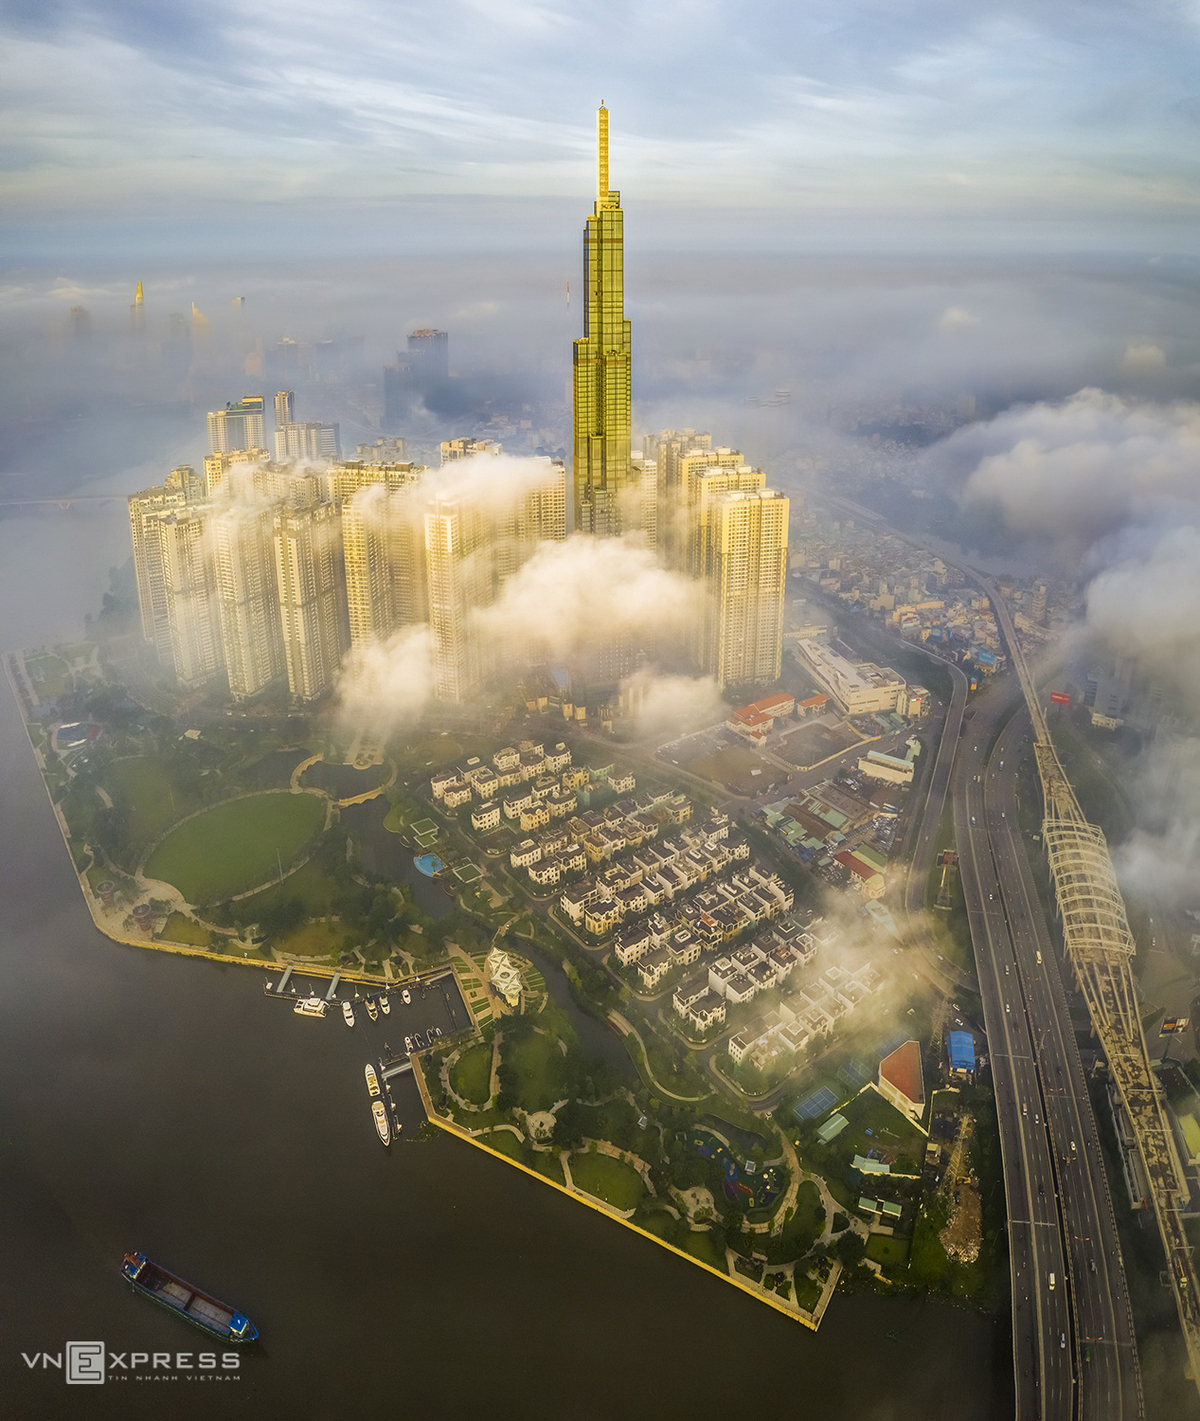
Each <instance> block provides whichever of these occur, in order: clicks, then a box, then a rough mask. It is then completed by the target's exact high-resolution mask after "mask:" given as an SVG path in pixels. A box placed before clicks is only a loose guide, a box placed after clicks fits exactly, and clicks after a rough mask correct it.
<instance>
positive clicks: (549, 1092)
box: [472, 1003, 624, 1207]
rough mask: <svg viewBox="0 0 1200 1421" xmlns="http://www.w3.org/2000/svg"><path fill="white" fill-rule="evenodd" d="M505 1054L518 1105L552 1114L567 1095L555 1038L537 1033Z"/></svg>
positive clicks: (507, 1047) (506, 1048) (509, 1047)
mask: <svg viewBox="0 0 1200 1421" xmlns="http://www.w3.org/2000/svg"><path fill="white" fill-rule="evenodd" d="M473 1009H474V1003H472V1010H473ZM502 1050H503V1054H504V1057H505V1059H506V1060H507V1061H508V1062H509V1064H510V1065H511V1066H512V1069H513V1074H514V1076H515V1077H516V1096H517V1104H518V1105H519V1106H520V1107H521V1109H522V1110H549V1108H550V1107H551V1106H552V1105H553V1104H554V1102H555V1101H556V1100H562V1098H563V1096H564V1095H565V1094H566V1072H565V1068H564V1065H565V1063H564V1060H563V1054H562V1052H561V1051H560V1050H559V1049H558V1042H557V1041H556V1040H555V1039H554V1038H553V1037H551V1036H545V1035H543V1034H542V1033H541V1032H535V1033H534V1034H533V1035H532V1036H530V1037H528V1038H527V1039H526V1040H524V1041H517V1042H513V1043H511V1044H510V1043H509V1042H507V1041H506V1042H505V1043H504V1046H503V1048H502ZM623 1207H624V1206H623Z"/></svg>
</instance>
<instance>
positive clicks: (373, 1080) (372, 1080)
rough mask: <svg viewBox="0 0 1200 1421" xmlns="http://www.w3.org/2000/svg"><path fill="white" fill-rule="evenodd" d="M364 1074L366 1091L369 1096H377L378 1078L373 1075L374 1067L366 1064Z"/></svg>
mask: <svg viewBox="0 0 1200 1421" xmlns="http://www.w3.org/2000/svg"><path fill="white" fill-rule="evenodd" d="M364 1074H365V1075H366V1077H367V1090H368V1091H369V1092H370V1094H371V1095H378V1094H379V1077H378V1076H377V1075H376V1074H375V1067H374V1066H372V1065H370V1064H369V1063H368V1065H367V1067H366V1070H365V1072H364Z"/></svg>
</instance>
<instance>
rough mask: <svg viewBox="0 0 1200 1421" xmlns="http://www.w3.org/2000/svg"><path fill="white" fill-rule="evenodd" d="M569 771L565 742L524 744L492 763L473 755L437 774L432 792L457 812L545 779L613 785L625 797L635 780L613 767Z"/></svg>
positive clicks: (499, 752) (503, 751) (574, 784)
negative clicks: (601, 780)
mask: <svg viewBox="0 0 1200 1421" xmlns="http://www.w3.org/2000/svg"><path fill="white" fill-rule="evenodd" d="M570 767H572V753H570V750H569V749H567V746H566V745H563V743H562V740H560V742H559V743H557V745H552V746H549V749H547V747H546V745H545V743H542V742H537V740H522V742H520V745H518V746H510V745H506V746H505V747H503V749H500V750H496V753H495V755H493V756H492V757H491V760H489V762H488V760H482V759H481V757H479V756H478V755H473V756H471V759H469V760H462V762H461V763H459V764H455V766H451V767H449V769H445V770H438V773H436V774H434V776H432V779H431V780H429V790H431V793H432V796H434V799H435V800H439V801H441V803H444V804H446V807H448V809H458V807H459V806H462V804H469V803H471V801H472V800H478V801H479V803H485V804H486V803H491V801H492V800H496V799H499V797H500V796H502V794H503V791H505V790H510V789H516V786H519V784H527V783H530V780H542V779H545V777H546V776H562V777H563V779H562V782H560V783H563V784H566V786H569V787H573V789H580V787H582V786H586V784H587V783H589V782H590V779H593V777H594V779H603V780H604V782H606V783H610V784H611V787H613V789H614V790H617V793H626V791H627V790H631V789H633V787H634V779H633V776H631V774H621V773H618V772H616V770H614V767H613V766H604V767H601V769H597V770H591V772H590V770H587V769H576V772H574V774H570V773H567V772H569V770H570Z"/></svg>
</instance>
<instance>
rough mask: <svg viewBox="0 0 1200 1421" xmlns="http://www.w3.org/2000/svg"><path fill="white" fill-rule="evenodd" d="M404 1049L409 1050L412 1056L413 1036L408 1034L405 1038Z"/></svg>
mask: <svg viewBox="0 0 1200 1421" xmlns="http://www.w3.org/2000/svg"><path fill="white" fill-rule="evenodd" d="M404 1049H405V1050H406V1051H407V1052H408V1054H409V1055H410V1056H411V1055H412V1037H411V1036H406V1037H405V1038H404Z"/></svg>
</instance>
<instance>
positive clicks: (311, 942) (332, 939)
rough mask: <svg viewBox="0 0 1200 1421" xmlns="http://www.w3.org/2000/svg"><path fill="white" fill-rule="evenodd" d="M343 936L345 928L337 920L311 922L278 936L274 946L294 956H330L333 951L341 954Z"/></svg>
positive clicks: (344, 936)
mask: <svg viewBox="0 0 1200 1421" xmlns="http://www.w3.org/2000/svg"><path fill="white" fill-rule="evenodd" d="M345 938H346V929H345V927H344V926H343V925H342V924H341V923H339V922H337V921H334V922H332V923H322V922H312V923H305V924H303V926H301V927H298V928H297V929H296V930H295V931H294V932H290V933H288V934H287V935H286V936H284V937H281V938H279V939H278V940H277V941H276V943H275V946H276V948H277V949H278V950H279V951H280V952H286V953H289V954H290V955H292V956H294V957H332V956H333V955H334V954H335V953H336V954H337V955H338V956H340V955H341V951H342V944H343V942H344V941H345Z"/></svg>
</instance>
